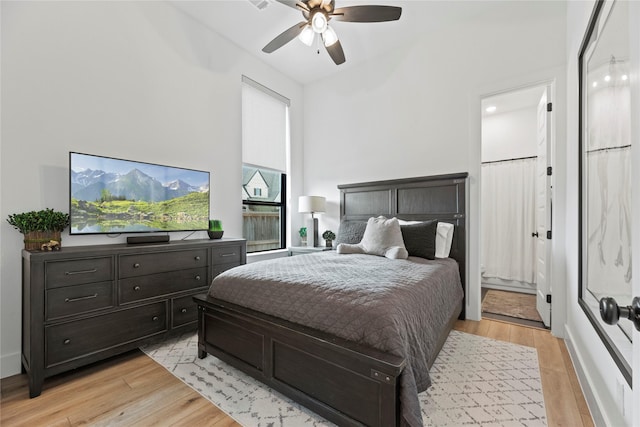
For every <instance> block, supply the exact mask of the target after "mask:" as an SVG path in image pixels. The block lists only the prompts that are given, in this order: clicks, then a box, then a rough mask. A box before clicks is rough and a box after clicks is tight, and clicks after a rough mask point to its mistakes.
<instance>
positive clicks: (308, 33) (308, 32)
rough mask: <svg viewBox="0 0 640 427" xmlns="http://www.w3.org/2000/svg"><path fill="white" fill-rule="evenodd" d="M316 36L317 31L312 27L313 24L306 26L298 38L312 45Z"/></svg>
mask: <svg viewBox="0 0 640 427" xmlns="http://www.w3.org/2000/svg"><path fill="white" fill-rule="evenodd" d="M315 38H316V33H315V32H314V31H313V29H311V25H307V26H305V27H304V30H302V32H301V33H300V35H299V36H298V39H300V41H301V42H302V43H304V44H306V45H307V46H311V44H312V43H313V40H314V39H315Z"/></svg>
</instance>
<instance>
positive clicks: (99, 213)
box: [70, 153, 209, 234]
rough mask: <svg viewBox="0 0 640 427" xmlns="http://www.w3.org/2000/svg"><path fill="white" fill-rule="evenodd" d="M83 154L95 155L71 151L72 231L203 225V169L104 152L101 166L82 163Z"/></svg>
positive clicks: (206, 201) (173, 228) (206, 183)
mask: <svg viewBox="0 0 640 427" xmlns="http://www.w3.org/2000/svg"><path fill="white" fill-rule="evenodd" d="M74 156H76V157H75V158H74ZM82 156H85V157H88V160H91V161H95V159H94V158H91V157H92V156H88V155H80V154H76V153H72V157H71V168H70V169H71V170H70V174H71V176H70V181H71V186H70V191H71V206H70V216H71V233H72V234H83V233H86V234H93V233H125V232H144V231H179V230H203V229H206V228H207V226H208V221H209V174H208V173H207V172H201V171H192V170H185V169H179V168H170V167H166V166H159V165H149V164H142V163H136V162H130V161H123V160H117V159H108V158H99V159H100V160H101V162H102V163H101V164H102V165H104V166H106V167H105V168H104V169H106V170H103V169H91V168H81V167H79V166H78V164H82V160H83V158H82ZM109 166H112V168H109ZM136 166H140V167H136ZM123 167H124V169H123ZM141 169H145V172H143V171H142V170H141ZM154 174H155V175H156V176H153V175H154ZM179 175H182V176H187V177H189V178H190V179H189V180H190V182H187V181H185V180H183V179H180V178H176V177H177V176H179ZM169 178H174V179H171V180H168V179H169Z"/></svg>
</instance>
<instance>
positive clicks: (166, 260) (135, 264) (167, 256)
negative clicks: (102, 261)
mask: <svg viewBox="0 0 640 427" xmlns="http://www.w3.org/2000/svg"><path fill="white" fill-rule="evenodd" d="M119 266H120V278H126V277H136V276H144V275H147V274H154V273H163V272H165V271H173V270H185V269H188V268H196V267H206V266H207V250H206V249H197V250H189V251H170V252H154V253H146V254H137V255H121V256H120V260H119Z"/></svg>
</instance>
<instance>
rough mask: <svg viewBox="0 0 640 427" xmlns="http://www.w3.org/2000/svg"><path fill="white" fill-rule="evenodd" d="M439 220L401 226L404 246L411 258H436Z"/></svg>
mask: <svg viewBox="0 0 640 427" xmlns="http://www.w3.org/2000/svg"><path fill="white" fill-rule="evenodd" d="M437 228H438V220H436V219H434V220H431V221H423V222H420V223H418V224H405V225H400V231H401V232H402V239H403V240H404V246H405V248H407V251H408V252H409V256H417V257H420V258H426V259H435V258H436V229H437Z"/></svg>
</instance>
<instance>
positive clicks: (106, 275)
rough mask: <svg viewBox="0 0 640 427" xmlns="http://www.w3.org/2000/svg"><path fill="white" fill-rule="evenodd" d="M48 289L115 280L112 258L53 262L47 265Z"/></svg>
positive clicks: (46, 281) (46, 280) (46, 279)
mask: <svg viewBox="0 0 640 427" xmlns="http://www.w3.org/2000/svg"><path fill="white" fill-rule="evenodd" d="M45 277H46V278H45V283H46V287H47V289H52V288H61V287H64V286H71V285H78V284H81V283H95V282H104V281H107V280H113V261H112V258H111V257H101V258H81V259H74V260H69V261H52V262H47V263H46V264H45Z"/></svg>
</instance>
